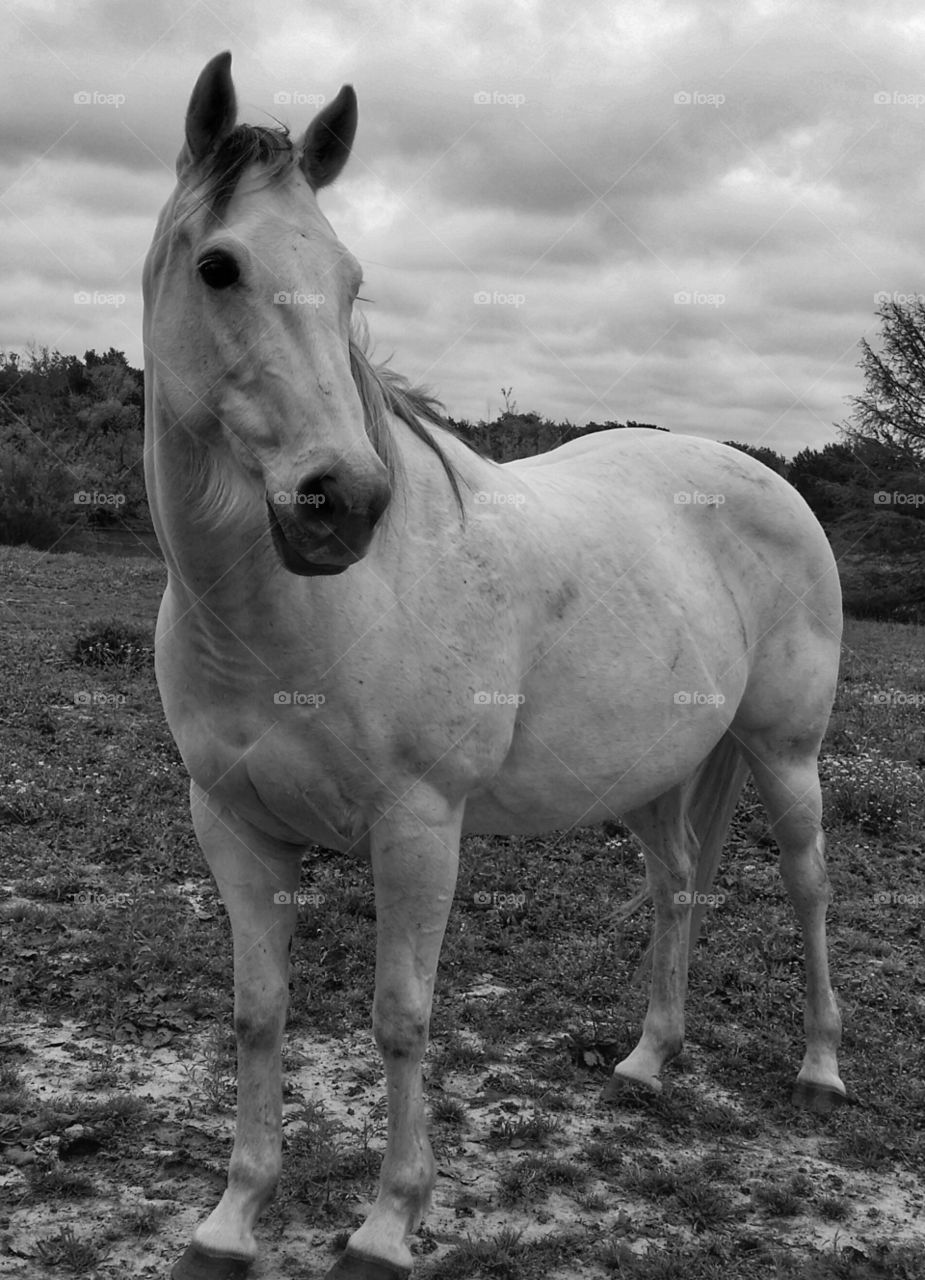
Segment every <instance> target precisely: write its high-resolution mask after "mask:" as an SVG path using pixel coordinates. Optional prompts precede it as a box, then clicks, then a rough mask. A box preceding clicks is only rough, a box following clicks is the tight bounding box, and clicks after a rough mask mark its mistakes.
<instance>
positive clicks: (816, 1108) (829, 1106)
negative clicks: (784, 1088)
mask: <svg viewBox="0 0 925 1280" xmlns="http://www.w3.org/2000/svg"><path fill="white" fill-rule="evenodd" d="M790 1101H791V1103H792V1104H793V1106H795V1107H801V1108H802V1109H803V1110H804V1111H812V1112H813V1114H814V1115H817V1116H827V1115H829V1114H830V1113H831V1112H832V1111H835V1110H836V1109H837V1108H838V1107H843V1106H844V1105H845V1103H846V1102H847V1101H848V1096H847V1094H845V1093H842V1091H841V1089H836V1088H834V1087H833V1086H832V1085H830V1084H813V1083H812V1081H811V1080H798V1081H797V1082H796V1084H795V1085H794V1086H793V1093H792V1094H791V1095H790Z"/></svg>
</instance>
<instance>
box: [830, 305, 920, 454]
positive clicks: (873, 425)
mask: <svg viewBox="0 0 925 1280" xmlns="http://www.w3.org/2000/svg"><path fill="white" fill-rule="evenodd" d="M877 315H878V317H879V318H880V321H881V325H882V331H881V341H882V350H881V351H880V352H879V354H878V353H877V352H876V351H874V350H873V348H872V347H871V346H870V344H869V343H868V342H867V340H866V339H864V338H862V339H861V352H862V358H861V360H860V362H859V365H858V368H860V369H863V371H864V380H865V382H866V383H867V387H866V390H865V391H864V393H863V395H860V396H854V397H852V399H851V402H850V403H851V404H852V406H853V408H852V412H851V415H850V417H849V419H848V421H847V422H845V423H843V424H842V431H843V433H844V435H845V438H846V439H847V440H848V441H849V443H855V442H858V441H874V442H876V443H878V444H880V445H882V446H885V447H887V448H889V449H891V450H892V451H893V456H894V458H895V457H896V456H897V455H905V456H906V457H907V459H908V460H909V462H910V463H913V464H914V463H915V462H918V463H919V464H921V463H923V462H925V301H923V299H922V296H921V295H918V300H917V301H914V302H909V303H905V302H896V301H894V300H892V299H889V300H887V301H885V302H883V303H881V305H880V307H879V309H878V311H877Z"/></svg>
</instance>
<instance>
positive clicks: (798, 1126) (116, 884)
mask: <svg viewBox="0 0 925 1280" xmlns="http://www.w3.org/2000/svg"><path fill="white" fill-rule="evenodd" d="M0 581H2V583H3V586H2V589H0V590H2V601H0V606H2V607H0V631H2V643H3V653H4V662H3V664H2V671H0V679H2V686H3V687H2V704H0V705H2V715H0V718H2V723H3V741H4V743H5V757H6V764H5V767H4V771H3V774H2V777H0V848H2V859H0V935H2V941H3V945H2V949H0V999H2V1006H3V1015H4V1021H5V1024H6V1026H7V1031H6V1032H5V1034H4V1036H3V1037H2V1039H0V1159H3V1160H4V1162H5V1163H4V1165H3V1168H2V1171H0V1202H2V1203H3V1204H5V1205H6V1206H7V1207H6V1208H3V1209H0V1276H4V1277H5V1276H7V1275H9V1276H20V1275H22V1276H29V1277H38V1276H43V1275H49V1276H54V1275H66V1274H76V1275H81V1276H91V1277H93V1276H98V1277H101V1278H102V1277H115V1276H119V1277H123V1276H149V1275H150V1276H155V1275H164V1274H166V1270H167V1261H168V1260H169V1259H172V1258H173V1257H174V1256H175V1255H176V1254H177V1253H178V1252H179V1251H180V1249H181V1247H182V1243H183V1240H184V1239H185V1237H186V1235H187V1234H188V1231H189V1229H190V1227H191V1226H192V1224H193V1223H194V1222H195V1221H196V1220H197V1219H198V1218H199V1217H201V1216H202V1215H203V1214H204V1213H205V1212H207V1211H208V1209H209V1208H211V1206H212V1204H213V1203H214V1201H215V1199H216V1198H217V1195H218V1194H219V1192H220V1188H221V1184H222V1170H223V1167H224V1163H225V1161H226V1160H227V1154H228V1149H229V1134H230V1132H231V1121H232V1117H233V1075H234V1050H233V1041H232V1039H231V1034H230V1014H231V963H230V959H231V946H230V937H229V930H228V925H227V920H226V918H225V916H224V912H223V910H222V908H221V905H220V904H219V903H218V902H217V901H216V899H215V896H214V893H213V891H212V887H211V882H210V881H209V879H208V878H207V876H206V874H205V869H204V865H203V863H202V862H201V859H200V856H199V854H198V850H197V848H196V846H195V842H194V839H193V836H192V832H191V829H190V825H189V820H188V813H187V807H186V781H185V778H184V774H183V769H182V766H181V764H180V761H179V759H178V756H177V753H176V750H175V748H174V745H173V743H172V740H171V738H170V736H169V733H168V731H167V728H166V725H165V724H164V720H163V716H162V712H161V709H160V704H159V701H158V697H157V691H156V688H155V684H154V678H153V671H152V668H151V662H150V658H151V655H150V644H151V635H152V632H153V621H154V617H155V613H156V608H157V602H158V599H159V596H160V592H161V589H162V586H163V570H162V567H161V566H160V565H159V564H157V563H154V562H152V563H147V562H140V561H131V560H125V561H122V560H107V561H101V560H94V559H90V558H87V557H82V556H77V555H67V556H60V557H53V556H47V555H43V554H41V553H39V552H34V551H30V550H27V549H19V548H14V549H11V548H0ZM109 624H113V628H112V630H110V631H108V632H107V630H106V628H107V626H108V625H109ZM923 769H925V645H923V629H922V628H915V627H901V626H895V625H890V624H883V623H870V622H865V623H862V622H853V623H849V625H848V628H847V632H846V644H845V650H844V659H843V667H842V682H841V689H840V693H839V698H838V702H837V705H836V711H835V715H834V718H833V722H832V726H831V730H830V734H829V738H828V741H827V745H826V750H825V755H824V758H823V761H822V773H823V781H824V787H825V795H826V802H827V824H828V829H829V832H830V835H829V857H830V871H831V876H832V881H833V886H834V890H835V904H834V906H833V908H832V911H831V914H830V921H831V929H830V934H831V954H832V964H833V971H834V975H835V983H836V988H837V990H838V993H839V1000H840V1003H841V1006H842V1010H843V1016H844V1020H845V1038H844V1044H843V1050H842V1068H843V1076H844V1078H845V1080H846V1082H847V1083H848V1085H849V1089H850V1090H851V1093H852V1096H853V1105H851V1106H849V1107H847V1108H845V1109H844V1110H842V1111H840V1112H839V1113H837V1114H835V1115H833V1116H831V1117H828V1118H818V1117H809V1116H806V1115H803V1114H795V1113H793V1112H792V1111H791V1110H790V1109H789V1106H788V1101H787V1100H788V1096H789V1088H790V1084H791V1081H792V1077H793V1076H794V1074H795V1072H796V1069H797V1066H798V1064H799V1060H800V1057H801V1054H802V1025H801V1024H802V1013H801V999H802V994H801V993H802V971H801V961H800V948H799V944H798V941H797V939H796V937H795V933H794V925H793V919H792V915H791V913H790V910H789V907H788V905H787V903H786V900H785V897H784V894H783V890H782V887H781V884H780V880H779V877H778V875H777V873H776V866H775V853H774V850H773V848H772V847H771V845H770V842H769V840H768V838H767V834H766V829H765V823H764V817H763V812H762V811H761V809H760V807H759V806H758V804H757V801H756V799H755V797H754V795H753V793H752V792H751V791H750V789H749V790H747V791H746V793H745V795H744V796H743V800H742V802H741V804H740V807H739V810H738V813H737V815H736V819H735V822H734V828H733V832H732V837H731V841H730V847H729V851H728V853H727V856H726V860H725V863H724V867H723V870H722V873H721V877H720V882H719V884H718V886H717V887H718V889H719V891H720V892H722V893H723V894H724V895H725V901H724V902H723V904H722V906H721V907H719V908H717V909H716V911H715V913H714V914H713V915H712V916H711V918H710V919H709V920H708V922H707V925H706V927H705V929H704V934H703V938H702V940H701V943H700V945H699V947H698V950H697V955H696V961H695V964H694V967H693V971H692V979H691V993H690V999H689V1004H688V1034H689V1043H688V1047H687V1049H686V1050H685V1053H684V1055H683V1057H682V1058H681V1059H680V1061H679V1062H678V1063H677V1064H676V1065H675V1066H673V1068H672V1069H671V1071H670V1073H669V1078H668V1087H666V1090H665V1094H664V1095H663V1097H661V1098H660V1099H651V1098H649V1097H638V1098H637V1097H634V1096H628V1097H626V1098H625V1099H624V1100H623V1101H622V1102H621V1105H620V1106H619V1107H617V1108H612V1109H604V1108H603V1107H602V1106H600V1104H599V1102H598V1095H599V1091H600V1087H601V1085H602V1083H603V1081H604V1079H605V1076H606V1071H607V1069H608V1068H609V1067H610V1066H611V1065H612V1063H613V1061H614V1060H616V1058H618V1057H621V1056H623V1054H624V1053H625V1052H627V1050H628V1049H629V1048H630V1047H631V1046H632V1044H633V1043H635V1040H636V1038H637V1036H638V1031H639V1026H640V1023H641V1019H642V1015H643V1011H644V1003H645V1001H644V995H643V993H642V992H640V991H638V990H635V989H632V988H630V986H629V978H630V975H631V973H632V972H633V969H634V967H635V965H636V963H637V961H638V959H639V957H640V954H641V952H642V950H643V949H644V944H645V939H646V935H647V930H648V926H649V920H648V917H647V915H646V913H645V912H641V913H639V915H638V916H637V917H635V918H633V919H632V920H631V921H630V922H629V923H628V924H626V925H625V926H621V925H620V924H619V923H618V922H617V919H616V913H617V910H618V908H619V906H620V905H621V904H622V903H623V902H625V901H626V900H627V899H628V898H629V897H630V896H632V894H633V893H634V892H635V890H636V889H637V888H638V885H639V880H640V876H641V871H642V862H641V858H640V856H639V854H638V852H637V851H636V849H635V847H634V845H633V843H632V841H631V840H630V839H629V838H628V837H627V835H626V833H625V832H624V831H622V830H621V829H620V828H619V827H618V826H613V827H610V828H608V830H607V831H605V832H602V831H601V830H599V829H594V830H588V831H583V832H579V833H577V834H573V835H570V836H566V837H550V838H549V839H545V840H525V839H493V840H485V839H471V840H469V841H467V842H466V844H465V847H464V850H463V856H462V870H461V875H460V882H459V889H458V893H457V900H456V905H455V907H454V910H453V914H452V917H451V920H450V925H449V929H448V933H447V940H446V945H445V948H444V954H443V961H442V965H441V970H440V976H439V979H438V996H437V1002H436V1009H435V1015H434V1024H433V1042H432V1047H431V1050H430V1052H429V1054H428V1060H427V1074H428V1079H429V1097H430V1102H431V1110H432V1116H433V1132H434V1142H435V1148H436V1151H437V1157H438V1163H439V1165H440V1168H441V1177H440V1181H439V1183H438V1191H437V1196H436V1202H435V1206H434V1210H433V1211H432V1213H431V1215H430V1216H429V1217H428V1219H427V1222H426V1223H425V1226H424V1228H423V1229H422V1231H421V1233H420V1234H419V1237H418V1239H417V1242H416V1245H415V1248H416V1251H417V1252H418V1254H419V1264H418V1271H419V1273H420V1275H421V1276H422V1277H424V1280H436V1278H437V1277H438V1276H439V1277H440V1280H455V1278H457V1277H458V1278H459V1280H464V1278H466V1277H474V1278H476V1280H478V1278H480V1277H498V1278H500V1280H534V1278H539V1277H561V1278H562V1280H565V1278H566V1277H575V1276H578V1275H581V1276H583V1277H592V1280H596V1278H599V1277H605V1276H627V1277H641V1278H643V1280H656V1278H659V1280H701V1278H703V1280H707V1278H710V1277H720V1276H722V1277H723V1280H730V1278H732V1280H735V1277H743V1278H744V1280H750V1278H751V1277H755V1278H756V1280H758V1278H759V1277H761V1278H763V1277H770V1276H773V1277H782V1278H789V1277H810V1280H813V1278H818V1280H829V1278H832V1280H835V1278H836V1277H838V1278H842V1280H860V1278H861V1277H867V1276H882V1277H897V1278H900V1277H902V1278H904V1280H906V1278H908V1280H911V1278H912V1277H921V1276H922V1275H925V1246H923V1241H922V1237H921V1234H920V1232H921V1230H922V1221H923V1203H925V1196H923V1186H925V1182H923V1180H922V1175H923V1137H922V1135H923V1132H925V1071H923V1043H925V1037H923V1028H925V966H923V963H922V941H923V932H925V928H923V923H925V876H923V874H922V866H923V841H925V801H923V795H925V787H923ZM302 887H303V889H304V890H305V892H306V894H307V895H309V896H310V902H309V903H308V905H306V908H305V910H304V911H303V913H302V915H301V917H300V925H299V935H298V937H297V939H296V945H295V947H294V951H293V959H294V965H293V979H292V1005H291V1016H290V1031H289V1040H288V1045H289V1048H288V1050H287V1060H286V1061H287V1069H288V1076H287V1079H288V1084H287V1094H286V1097H287V1104H286V1117H287V1126H286V1155H285V1159H286V1172H285V1174H284V1178H283V1182H282V1185H281V1188H280V1194H279V1196H278V1198H277V1201H276V1202H275V1204H274V1205H273V1206H272V1208H271V1210H270V1211H269V1212H268V1214H267V1216H266V1220H265V1224H264V1227H263V1230H262V1237H263V1239H264V1240H265V1243H266V1248H267V1262H266V1263H265V1264H264V1267H263V1268H262V1274H264V1275H266V1276H267V1277H269V1276H271V1275H274V1276H275V1275H287V1276H288V1275H293V1276H294V1275H300V1276H303V1277H304V1276H305V1275H307V1274H311V1275H316V1274H317V1275H320V1274H322V1272H323V1269H324V1266H325V1264H326V1259H328V1258H329V1256H330V1255H329V1252H328V1251H329V1250H330V1249H331V1248H333V1247H336V1246H337V1244H338V1243H339V1242H340V1237H339V1234H338V1233H339V1232H340V1231H342V1230H343V1229H346V1228H349V1227H352V1226H353V1225H355V1223H356V1222H357V1221H358V1219H359V1218H360V1217H361V1216H362V1212H363V1209H364V1205H365V1203H366V1200H367V1199H368V1197H369V1196H370V1195H371V1194H372V1192H373V1187H374V1180H375V1173H376V1169H377V1167H378V1160H379V1154H380V1152H381V1149H382V1128H383V1126H382V1120H383V1115H382V1082H381V1075H380V1072H379V1067H378V1059H377V1057H376V1054H375V1051H374V1049H373V1047H372V1045H371V1039H370V1036H369V1033H368V1030H367V1028H368V1025H369V1007H370V1001H371V994H372V968H373V938H374V929H375V921H374V912H373V904H372V888H371V884H370V879H369V875H368V872H367V869H366V868H365V867H364V866H362V865H358V864H354V863H351V862H347V861H345V860H344V859H343V858H341V857H340V856H337V855H334V854H331V853H329V852H326V851H323V850H315V851H313V852H312V853H310V854H309V855H308V856H307V857H306V859H305V862H304V867H303V886H302ZM309 1264H310V1266H309V1270H308V1271H306V1269H305V1268H306V1266H307V1265H309ZM312 1268H313V1269H312Z"/></svg>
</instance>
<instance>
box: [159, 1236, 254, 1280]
mask: <svg viewBox="0 0 925 1280" xmlns="http://www.w3.org/2000/svg"><path fill="white" fill-rule="evenodd" d="M250 1265H251V1264H250V1263H249V1262H247V1261H245V1259H244V1258H235V1257H233V1256H232V1255H231V1254H227V1253H225V1254H221V1253H206V1251H205V1249H201V1248H200V1247H199V1245H198V1244H188V1245H187V1246H186V1252H185V1253H184V1255H183V1257H182V1258H181V1259H180V1261H179V1262H177V1263H176V1264H175V1265H174V1268H173V1270H172V1271H171V1273H170V1280H244V1277H245V1276H246V1275H247V1273H248V1270H249V1269H250Z"/></svg>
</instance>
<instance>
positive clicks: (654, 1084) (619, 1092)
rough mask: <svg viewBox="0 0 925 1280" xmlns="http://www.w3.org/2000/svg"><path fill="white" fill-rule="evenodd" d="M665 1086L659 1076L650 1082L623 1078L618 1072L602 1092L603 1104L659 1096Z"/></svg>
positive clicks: (630, 1077) (652, 1078) (633, 1077)
mask: <svg viewBox="0 0 925 1280" xmlns="http://www.w3.org/2000/svg"><path fill="white" fill-rule="evenodd" d="M663 1088H664V1085H663V1084H662V1082H661V1080H659V1079H658V1077H657V1076H652V1077H651V1078H650V1079H649V1080H637V1079H636V1077H635V1076H621V1075H618V1074H617V1073H616V1072H614V1074H613V1075H612V1076H611V1077H610V1079H609V1080H608V1081H607V1083H606V1084H605V1085H604V1088H603V1089H602V1090H601V1101H602V1102H620V1101H621V1100H622V1099H623V1098H632V1097H633V1096H635V1097H637V1098H638V1097H648V1098H651V1097H653V1096H656V1097H657V1096H658V1094H660V1093H661V1092H662V1089H663Z"/></svg>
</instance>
